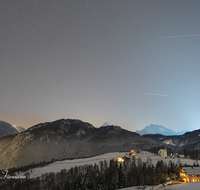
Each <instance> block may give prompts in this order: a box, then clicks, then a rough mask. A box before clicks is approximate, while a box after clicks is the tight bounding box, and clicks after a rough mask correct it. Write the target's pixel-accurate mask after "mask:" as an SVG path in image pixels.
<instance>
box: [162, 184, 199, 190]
mask: <svg viewBox="0 0 200 190" xmlns="http://www.w3.org/2000/svg"><path fill="white" fill-rule="evenodd" d="M199 189H200V182H195V183H182V184H177V185H170V186H167V187H163V188H161V190H199Z"/></svg>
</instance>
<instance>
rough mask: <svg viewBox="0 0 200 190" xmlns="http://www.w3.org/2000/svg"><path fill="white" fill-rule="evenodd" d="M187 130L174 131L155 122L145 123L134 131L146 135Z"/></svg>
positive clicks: (177, 133) (179, 133)
mask: <svg viewBox="0 0 200 190" xmlns="http://www.w3.org/2000/svg"><path fill="white" fill-rule="evenodd" d="M186 132H188V131H180V132H174V131H173V130H171V129H168V128H166V127H164V126H162V125H156V124H150V125H147V126H146V127H145V128H144V129H142V130H140V131H139V130H136V133H138V134H140V135H146V134H162V135H166V136H167V135H182V134H184V133H186Z"/></svg>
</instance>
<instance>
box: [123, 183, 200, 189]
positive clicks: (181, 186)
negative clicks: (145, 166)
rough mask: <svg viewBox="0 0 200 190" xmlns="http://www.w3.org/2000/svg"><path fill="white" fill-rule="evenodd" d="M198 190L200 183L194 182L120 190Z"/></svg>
mask: <svg viewBox="0 0 200 190" xmlns="http://www.w3.org/2000/svg"><path fill="white" fill-rule="evenodd" d="M159 189H160V190H200V182H195V183H182V184H177V185H170V186H167V187H161V186H160V187H154V188H153V189H152V187H151V186H147V187H139V186H136V187H128V188H123V189H121V190H159Z"/></svg>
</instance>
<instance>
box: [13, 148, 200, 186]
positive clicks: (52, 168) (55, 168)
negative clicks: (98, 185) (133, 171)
mask: <svg viewBox="0 0 200 190" xmlns="http://www.w3.org/2000/svg"><path fill="white" fill-rule="evenodd" d="M124 155H125V152H113V153H107V154H103V155H99V156H95V157H91V158H84V159H74V160H63V161H57V162H54V163H52V164H49V165H47V166H44V167H39V168H34V169H32V170H29V171H26V172H28V173H29V174H30V175H29V178H36V177H40V176H42V175H43V174H46V173H51V172H55V173H57V172H60V171H61V170H62V169H70V168H71V167H75V166H83V165H86V164H88V165H89V164H93V165H94V164H95V163H96V164H99V161H104V160H108V161H109V160H111V159H114V158H116V157H123V156H124ZM135 158H136V160H137V159H139V158H141V160H142V162H146V161H147V160H148V158H151V160H152V164H154V165H156V163H157V162H158V161H161V160H162V161H163V162H165V163H169V161H170V160H171V161H172V162H174V163H177V162H178V158H163V157H160V156H157V155H155V154H152V153H150V152H147V151H142V152H141V153H139V154H137V155H136V156H135ZM180 162H181V163H182V164H185V163H187V164H193V163H194V160H191V159H180ZM199 163H200V162H199ZM24 173H25V172H20V173H19V174H16V175H24ZM199 189H200V188H199Z"/></svg>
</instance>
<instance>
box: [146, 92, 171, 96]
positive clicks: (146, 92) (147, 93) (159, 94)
mask: <svg viewBox="0 0 200 190" xmlns="http://www.w3.org/2000/svg"><path fill="white" fill-rule="evenodd" d="M145 94H148V95H153V96H169V95H166V94H155V93H149V92H145Z"/></svg>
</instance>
